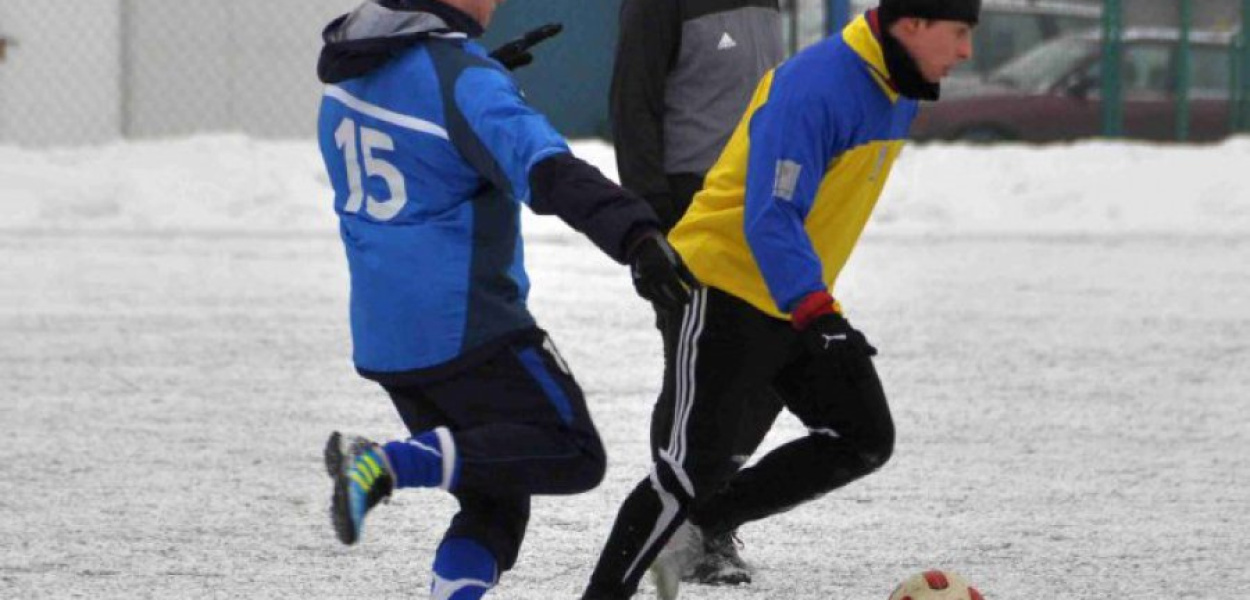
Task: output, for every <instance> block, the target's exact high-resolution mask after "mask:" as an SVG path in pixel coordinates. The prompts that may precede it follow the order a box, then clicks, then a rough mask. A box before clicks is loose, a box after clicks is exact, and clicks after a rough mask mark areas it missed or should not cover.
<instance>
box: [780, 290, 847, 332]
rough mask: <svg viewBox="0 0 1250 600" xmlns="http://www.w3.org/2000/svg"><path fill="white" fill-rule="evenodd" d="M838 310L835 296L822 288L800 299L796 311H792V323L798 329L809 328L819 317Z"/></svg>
mask: <svg viewBox="0 0 1250 600" xmlns="http://www.w3.org/2000/svg"><path fill="white" fill-rule="evenodd" d="M835 312H837V310H836V309H835V308H834V302H833V296H831V295H829V292H827V291H825V290H821V291H819V292H812V293H810V294H808V295H806V296H804V297H803V299H802V300H799V303H798V304H797V305H796V306H795V307H794V311H792V312H791V313H790V324H791V325H792V326H794V328H795V329H796V330H798V331H803V330H804V329H807V326H808V325H811V324H812V321H815V320H816V319H817V318H818V317H821V316H823V315H829V314H833V313H835Z"/></svg>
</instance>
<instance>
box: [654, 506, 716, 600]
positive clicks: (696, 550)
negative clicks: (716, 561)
mask: <svg viewBox="0 0 1250 600" xmlns="http://www.w3.org/2000/svg"><path fill="white" fill-rule="evenodd" d="M701 554H703V533H702V532H701V531H699V528H698V527H695V526H694V525H691V524H690V521H686V522H684V523H682V524H681V526H680V527H678V528H677V531H675V532H673V537H671V538H669V539H668V543H667V544H665V545H664V548H662V549H661V550H660V553H659V554H658V555H657V556H656V557H655V562H653V563H651V568H650V569H648V570H649V571H650V572H651V581H652V582H653V583H655V594H656V596H657V597H659V598H660V600H677V591H678V589H679V588H680V587H681V580H682V577H684V576H685V575H686V573H687V571H689V570H690V568H691V567H692V566H693V565H694V563H695V561H696V560H697V559H698V558H699V556H700V555H701Z"/></svg>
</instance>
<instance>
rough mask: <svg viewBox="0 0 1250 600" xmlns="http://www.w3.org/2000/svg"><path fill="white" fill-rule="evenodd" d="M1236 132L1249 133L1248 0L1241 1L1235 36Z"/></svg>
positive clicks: (1249, 41)
mask: <svg viewBox="0 0 1250 600" xmlns="http://www.w3.org/2000/svg"><path fill="white" fill-rule="evenodd" d="M1237 39H1238V44H1237V46H1238V48H1237V62H1238V63H1239V64H1240V66H1241V68H1240V69H1239V70H1238V72H1237V74H1238V77H1237V88H1236V89H1237V92H1238V93H1237V98H1238V103H1237V114H1238V116H1239V119H1238V121H1239V123H1238V127H1237V131H1241V132H1244V133H1250V0H1241V32H1240V33H1239V34H1238V35H1237Z"/></svg>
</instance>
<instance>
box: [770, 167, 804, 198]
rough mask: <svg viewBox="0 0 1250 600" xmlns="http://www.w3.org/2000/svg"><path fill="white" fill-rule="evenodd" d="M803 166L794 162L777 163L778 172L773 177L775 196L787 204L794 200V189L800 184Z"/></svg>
mask: <svg viewBox="0 0 1250 600" xmlns="http://www.w3.org/2000/svg"><path fill="white" fill-rule="evenodd" d="M802 172H803V165H800V164H799V163H796V162H794V161H792V160H779V161H777V172H776V173H775V174H774V175H773V196H776V197H777V198H781V199H782V200H785V201H787V202H790V201H793V200H794V188H795V187H796V186H798V184H799V173H802Z"/></svg>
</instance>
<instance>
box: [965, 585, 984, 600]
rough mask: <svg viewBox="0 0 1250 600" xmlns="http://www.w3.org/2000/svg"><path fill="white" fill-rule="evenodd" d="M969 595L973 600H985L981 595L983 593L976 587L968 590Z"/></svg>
mask: <svg viewBox="0 0 1250 600" xmlns="http://www.w3.org/2000/svg"><path fill="white" fill-rule="evenodd" d="M968 595H969V596H971V597H972V600H985V597H984V596H982V595H981V592H978V591H977V588H974V587H970V588H968Z"/></svg>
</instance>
